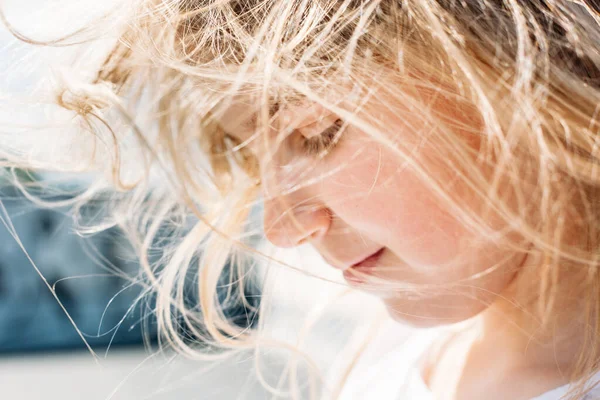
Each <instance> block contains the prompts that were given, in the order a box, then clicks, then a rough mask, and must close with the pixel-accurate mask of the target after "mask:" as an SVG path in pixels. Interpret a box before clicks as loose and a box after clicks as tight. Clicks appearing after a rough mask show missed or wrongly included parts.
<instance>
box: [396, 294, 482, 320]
mask: <svg viewBox="0 0 600 400" xmlns="http://www.w3.org/2000/svg"><path fill="white" fill-rule="evenodd" d="M450 297H451V298H450ZM384 302H385V305H386V308H387V311H388V314H389V315H390V317H391V318H392V319H394V320H395V321H396V322H399V323H401V324H404V325H410V326H412V327H414V328H434V327H439V326H445V325H452V324H456V323H459V322H463V321H466V320H468V319H471V318H473V317H476V316H477V315H479V314H481V313H482V312H483V311H484V310H486V309H487V308H488V307H489V304H486V303H485V302H484V301H483V300H476V299H468V298H458V297H457V296H442V297H438V298H433V299H425V298H417V299H414V300H407V299H400V298H388V299H385V300H384Z"/></svg>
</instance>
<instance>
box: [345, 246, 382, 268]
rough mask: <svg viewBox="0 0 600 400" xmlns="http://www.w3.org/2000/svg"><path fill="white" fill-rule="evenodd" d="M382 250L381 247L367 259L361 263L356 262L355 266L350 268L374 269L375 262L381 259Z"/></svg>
mask: <svg viewBox="0 0 600 400" xmlns="http://www.w3.org/2000/svg"><path fill="white" fill-rule="evenodd" d="M383 250H384V248H383V247H382V248H381V249H379V250H377V251H376V252H375V253H373V254H371V255H370V256H368V257H367V258H365V259H364V260H362V261H359V262H357V263H356V264H354V265H352V266H351V267H350V268H371V267H374V266H375V264H377V261H379V258H381V253H383Z"/></svg>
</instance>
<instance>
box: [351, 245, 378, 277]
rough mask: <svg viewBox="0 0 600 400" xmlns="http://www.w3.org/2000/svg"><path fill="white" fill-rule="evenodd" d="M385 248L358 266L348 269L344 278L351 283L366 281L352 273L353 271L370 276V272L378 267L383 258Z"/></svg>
mask: <svg viewBox="0 0 600 400" xmlns="http://www.w3.org/2000/svg"><path fill="white" fill-rule="evenodd" d="M383 250H384V249H383V248H382V249H381V250H379V251H377V252H376V253H373V254H372V255H370V256H369V257H367V258H365V259H364V260H362V261H361V262H359V263H358V264H354V265H353V266H352V267H350V268H348V269H347V270H345V271H344V278H345V279H346V280H347V281H349V282H351V283H362V282H364V279H362V278H361V277H359V276H357V275H355V274H353V273H352V270H355V271H356V270H358V271H360V272H361V274H365V273H367V274H368V270H369V269H371V268H373V267H374V266H375V265H377V262H378V261H379V259H380V258H381V254H382V253H383Z"/></svg>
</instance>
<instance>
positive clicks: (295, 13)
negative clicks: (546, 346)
mask: <svg viewBox="0 0 600 400" xmlns="http://www.w3.org/2000/svg"><path fill="white" fill-rule="evenodd" d="M129 3H133V5H130V6H129V7H128V8H127V9H126V10H124V9H123V8H121V9H119V12H120V14H119V15H120V19H119V21H120V22H119V25H118V29H121V30H122V34H121V35H120V39H119V40H118V42H117V43H116V44H115V45H114V46H113V47H112V48H111V50H110V52H109V53H110V54H109V55H108V56H107V57H106V59H105V61H104V62H103V63H102V65H101V66H100V67H99V68H98V71H97V75H96V76H95V77H94V78H93V79H90V80H88V81H86V82H85V83H82V82H77V81H75V82H74V81H70V80H68V79H65V81H64V82H63V87H62V90H61V91H60V92H59V93H58V95H57V97H56V100H57V102H58V105H59V106H61V107H63V108H66V109H68V110H70V111H72V112H74V113H75V114H77V118H76V120H75V121H76V122H77V123H78V124H79V126H80V127H81V128H82V129H83V130H84V131H85V132H86V133H85V135H86V138H87V139H89V140H91V141H94V140H95V141H96V142H95V144H96V147H94V148H93V151H91V150H90V152H89V153H85V154H89V155H90V157H89V165H90V166H91V167H93V168H99V167H100V166H102V165H107V163H108V162H109V161H110V166H111V168H110V174H111V175H110V176H111V180H112V187H113V188H115V189H117V190H118V191H119V195H118V196H116V197H115V199H116V201H115V202H114V205H115V207H114V217H113V221H112V222H113V223H114V224H118V225H121V226H122V227H124V228H125V232H127V233H128V234H129V235H130V239H131V240H132V242H133V243H134V244H135V245H136V246H137V250H138V251H139V257H140V260H141V264H142V266H143V268H144V271H145V273H146V275H147V278H148V279H149V282H150V284H151V288H152V289H153V290H155V291H156V293H157V308H156V313H157V315H158V317H159V321H160V323H159V324H160V330H161V334H162V337H163V340H165V341H166V342H167V343H169V344H170V345H172V346H174V347H175V348H177V349H178V350H180V351H183V352H184V353H186V354H188V355H190V356H194V355H203V354H204V356H208V355H210V354H213V353H214V352H213V350H214V349H220V350H236V349H252V348H254V347H255V346H256V345H261V344H265V345H267V343H263V342H261V340H262V339H261V336H260V335H258V334H256V333H254V330H252V329H247V328H245V327H239V326H238V325H236V324H235V323H233V322H232V321H230V320H229V319H228V318H227V317H226V315H225V313H224V312H223V306H222V304H223V302H222V301H220V300H219V299H218V297H217V287H218V286H219V284H220V283H221V284H222V281H220V277H221V276H222V271H223V268H224V266H225V265H226V264H227V263H228V262H229V263H231V265H235V266H236V268H238V269H239V270H238V274H236V276H237V277H238V278H239V279H242V278H243V277H244V276H246V274H248V271H251V270H252V268H253V265H254V262H255V261H256V260H259V261H260V260H261V259H264V258H266V257H261V256H260V254H258V253H257V252H256V251H254V250H253V244H254V239H253V237H254V235H255V234H256V233H257V231H256V226H255V225H253V223H252V222H253V219H252V218H251V216H252V214H251V211H252V210H253V209H254V206H255V205H256V204H257V201H258V200H259V197H258V196H259V195H260V191H259V187H260V182H259V180H260V179H261V176H259V175H260V174H259V168H258V163H257V160H256V157H255V155H254V154H252V153H251V152H250V151H249V150H248V148H247V143H239V142H237V141H236V140H234V139H233V137H232V136H231V135H229V134H228V132H226V131H225V130H224V129H223V128H222V127H221V126H220V125H219V124H218V122H217V121H218V117H219V116H220V115H222V114H223V113H224V112H225V110H226V109H227V107H228V106H229V105H231V104H232V103H233V102H235V101H236V99H240V98H242V99H245V100H244V101H246V102H247V104H249V105H250V104H251V105H252V106H253V109H254V110H256V115H255V117H254V118H253V119H252V121H253V123H254V125H255V126H254V129H255V131H256V132H257V135H256V138H255V139H254V140H257V141H258V142H260V143H262V145H264V146H265V147H264V148H265V149H267V148H268V145H269V143H270V141H271V140H272V139H269V137H268V135H266V132H268V131H269V130H270V129H271V126H272V125H273V123H274V120H275V119H276V118H277V115H278V113H279V112H280V111H281V110H285V109H286V107H289V106H290V105H298V104H319V105H320V106H322V107H323V108H325V109H327V110H330V111H331V112H333V113H334V114H335V115H337V116H338V117H339V118H340V120H341V121H343V125H352V126H355V127H358V128H360V129H361V130H362V131H364V132H365V133H367V134H369V135H371V136H372V137H373V138H374V139H375V140H378V141H380V142H381V143H383V144H384V145H386V146H389V148H390V149H392V150H393V151H394V152H395V153H396V154H397V156H398V157H399V159H401V160H403V161H405V162H406V163H407V164H408V165H410V166H411V167H412V168H413V169H414V170H415V171H417V173H418V174H419V176H420V177H421V178H422V180H423V182H424V183H425V184H427V185H429V187H430V188H431V193H432V196H436V197H438V198H439V200H440V201H442V202H443V203H444V204H446V205H447V207H448V208H449V209H450V210H451V211H452V213H453V214H454V215H456V218H457V219H458V220H459V221H461V222H462V223H463V224H464V226H465V227H467V228H468V229H469V230H471V231H473V232H477V233H479V234H481V235H484V237H496V240H498V242H499V243H502V245H503V246H506V248H507V249H508V248H512V249H519V250H522V251H524V252H527V251H532V249H535V251H537V252H539V253H541V254H542V255H543V263H542V265H541V266H540V271H539V285H540V293H542V296H540V298H539V299H537V301H538V302H539V307H538V309H539V313H540V315H539V318H540V320H542V321H551V320H552V319H551V316H552V314H553V304H554V302H555V298H554V294H555V293H556V292H557V291H558V288H559V286H560V285H561V283H562V280H561V271H563V269H565V268H579V270H580V271H581V283H580V288H579V291H578V293H579V296H581V298H582V299H584V300H585V313H586V315H585V318H586V320H587V321H588V325H589V329H588V335H587V337H586V343H585V349H586V351H585V353H583V354H581V356H580V358H579V361H578V367H577V368H576V370H575V372H574V376H573V377H572V379H573V380H574V381H575V380H581V382H585V381H586V378H588V377H590V376H591V375H592V374H594V373H595V372H597V369H598V365H597V363H598V360H599V359H600V326H599V323H600V315H599V312H600V309H599V306H600V275H599V273H598V269H597V267H598V255H599V251H598V238H599V233H600V232H599V231H598V229H599V227H600V221H599V219H600V218H599V217H600V208H599V207H598V200H599V199H600V198H599V197H598V189H599V188H600V171H599V166H600V159H599V152H600V150H599V138H600V135H599V134H598V130H599V128H600V126H599V123H598V119H597V116H596V111H597V107H598V104H600V70H599V66H600V53H599V51H598V50H599V49H600V47H599V45H598V43H600V25H599V22H600V20H599V18H600V12H599V10H598V9H597V8H596V7H597V5H596V4H595V3H594V2H592V1H587V0H584V1H581V2H570V1H562V0H558V1H542V0H540V1H536V0H531V1H514V0H498V1H485V0H464V1H454V0H448V1H446V0H404V1H392V0H370V1H368V0H364V1H360V0H319V1H315V0H180V1H177V0H137V1H135V2H129ZM106 20H110V18H104V19H102V20H101V21H100V22H99V24H102V23H105V21H106ZM4 23H5V24H6V25H7V26H8V27H9V29H12V31H13V34H15V35H16V36H18V37H19V38H20V39H22V40H24V41H29V42H32V39H30V38H27V37H25V36H24V35H22V34H20V33H19V32H18V31H17V30H16V28H12V26H11V24H10V21H8V20H6V19H4ZM100 26H102V25H98V27H100ZM112 29H116V28H115V27H114V26H112ZM90 32H91V33H90ZM97 32H101V29H100V28H98V29H97V30H92V29H91V28H90V29H88V30H84V31H80V32H76V33H75V34H73V35H69V36H67V37H65V38H63V39H61V40H55V41H52V42H50V43H43V42H40V43H35V44H42V45H43V44H46V45H56V46H58V45H65V44H70V43H75V42H77V41H78V38H80V37H81V38H82V39H81V40H84V41H85V40H88V39H89V37H90V35H99V33H97ZM369 96H376V97H377V98H379V99H381V98H385V99H389V100H386V102H384V106H385V107H388V108H389V110H390V111H392V112H393V111H394V109H395V108H396V107H397V106H398V105H402V107H406V108H409V109H412V110H415V114H418V115H419V117H418V118H420V121H419V122H420V124H419V126H415V127H414V135H415V138H418V139H419V140H423V141H427V142H429V143H435V144H436V148H437V149H439V154H440V156H441V157H440V159H441V161H440V162H441V163H444V166H445V167H446V168H448V169H449V170H452V171H456V174H457V176H459V177H460V179H461V180H463V181H464V182H465V183H466V184H467V185H468V187H469V188H470V190H472V193H473V194H474V195H475V196H477V198H478V201H477V203H478V204H485V205H486V206H487V208H486V212H484V213H475V212H473V211H474V210H470V209H468V208H467V207H466V206H465V205H464V204H463V203H461V202H460V201H458V200H457V199H456V197H455V196H454V195H453V193H452V192H451V191H450V190H448V185H447V184H445V182H440V181H439V177H437V176H435V175H433V174H430V173H429V171H428V170H427V169H426V167H425V166H423V165H420V164H419V162H418V161H416V160H414V159H413V158H411V154H410V151H411V146H410V145H407V144H404V143H398V142H394V141H392V140H390V138H389V137H388V136H386V135H385V121H381V120H378V119H377V116H370V117H369V116H363V115H362V114H360V115H361V116H359V113H358V110H360V109H361V107H362V106H363V104H364V102H365V100H366V99H368V98H369ZM440 96H441V97H444V98H447V99H451V100H452V102H454V103H455V104H457V105H460V106H461V109H469V110H472V113H469V115H465V118H464V119H463V120H450V119H449V118H448V117H447V116H446V115H444V114H443V113H441V112H439V111H437V110H436V109H435V108H434V107H431V104H432V103H433V101H434V99H435V98H437V97H440ZM340 99H343V100H344V101H343V104H342V102H341V101H340ZM424 127H425V128H424ZM427 127H428V128H427ZM432 127H434V129H432ZM459 131H460V134H459ZM285 134H289V132H288V131H287V130H286V129H283V130H282V133H281V135H285ZM341 134H342V135H343V127H342V133H341ZM474 142H475V143H476V145H473V143H474ZM3 150H4V154H3V156H4V157H5V159H6V160H8V165H10V166H33V167H49V166H48V165H43V164H40V163H35V164H34V163H33V162H32V161H31V159H30V158H28V157H27V154H24V153H23V152H17V151H16V150H15V151H9V150H7V149H3ZM265 154H267V153H265ZM134 155H135V157H134ZM202 155H208V157H205V156H202ZM131 159H135V160H136V162H133V163H132V162H131ZM126 160H129V164H128V163H127V162H126ZM348 162H352V161H351V160H349V161H348ZM132 165H135V168H134V167H132ZM300 184H301V182H295V183H294V184H293V185H291V186H290V190H294V188H295V187H297V185H300ZM86 196H88V197H89V196H91V195H90V194H89V193H88V194H86ZM189 215H193V217H194V218H195V219H194V220H193V223H192V224H191V225H190V223H189V221H190V220H189V218H188V216H189ZM490 215H493V216H494V218H495V219H496V220H498V219H500V220H501V221H504V226H506V229H505V230H504V231H500V232H498V231H497V230H494V229H493V228H492V227H491V226H489V218H488V216H490ZM164 224H168V225H170V226H171V227H175V228H174V229H173V231H174V233H173V235H172V236H171V238H176V240H174V239H173V240H170V241H168V243H167V244H165V245H164V249H163V250H164V251H163V252H162V253H161V256H160V257H159V260H158V261H156V260H155V261H153V258H152V257H151V253H152V252H153V251H154V249H155V247H156V246H157V243H158V245H160V244H161V243H162V242H161V236H160V235H161V234H163V232H164V231H163V229H164ZM573 232H575V233H576V234H575V235H573ZM167 245H168V247H167ZM290 267H292V266H290ZM192 268H193V269H194V271H193V273H194V274H196V275H197V276H198V278H197V285H198V291H199V293H200V304H199V306H200V307H199V309H197V308H194V307H190V306H189V305H188V306H186V305H184V301H183V298H184V293H183V286H184V285H183V283H184V281H185V279H186V276H189V271H190V269H192ZM240 277H241V278H240ZM236 287H238V288H243V287H244V285H237V286H236ZM413 289H414V290H418V288H413ZM230 295H231V296H233V297H235V298H236V299H243V298H244V295H243V293H239V292H235V293H234V292H231V293H230ZM182 320H183V321H185V323H186V325H187V326H188V327H190V328H189V329H191V330H192V332H191V334H192V335H193V336H194V337H195V338H196V339H197V340H201V341H203V342H204V343H208V344H210V346H209V345H207V346H206V347H203V348H202V349H198V348H197V347H196V346H193V345H190V343H189V341H184V340H183V339H182V338H181V335H180V333H181V332H180V329H179V328H178V324H179V323H181V321H182ZM548 323H550V322H548ZM257 329H258V330H260V323H259V324H258V326H257ZM203 350H206V351H204V352H202V351H203ZM587 389H589V388H588V387H586V386H585V385H584V384H581V385H579V386H578V387H577V390H575V391H573V393H572V396H573V398H581V396H582V395H583V393H584V392H585V391H586V390H587Z"/></svg>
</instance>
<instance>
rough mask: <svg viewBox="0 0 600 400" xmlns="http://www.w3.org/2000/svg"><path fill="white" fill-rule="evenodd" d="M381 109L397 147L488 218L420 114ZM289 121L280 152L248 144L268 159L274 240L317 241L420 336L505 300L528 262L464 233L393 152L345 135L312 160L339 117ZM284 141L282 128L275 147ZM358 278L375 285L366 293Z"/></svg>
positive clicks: (308, 112) (357, 133) (248, 133)
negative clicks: (313, 147) (445, 161)
mask: <svg viewBox="0 0 600 400" xmlns="http://www.w3.org/2000/svg"><path fill="white" fill-rule="evenodd" d="M432 101H433V103H432V107H438V109H439V110H443V111H444V113H446V114H449V113H454V114H456V115H449V116H450V117H454V118H461V119H463V120H464V121H467V120H468V118H466V117H464V113H463V112H461V110H459V109H458V107H457V106H455V105H452V104H450V103H448V102H447V101H446V100H444V99H437V100H432ZM382 104H383V103H379V101H378V100H372V101H370V102H369V104H367V105H366V106H365V107H364V109H363V111H362V112H364V113H365V115H367V114H368V115H371V116H375V118H377V119H378V120H379V121H385V127H386V134H387V135H388V137H389V138H390V139H391V140H393V141H398V142H399V143H402V146H403V148H404V149H407V150H408V151H409V152H410V154H411V158H412V159H413V160H415V162H416V163H418V164H419V165H420V166H422V167H425V168H426V169H428V170H429V171H430V173H431V174H435V175H436V178H438V179H439V180H440V181H441V182H447V185H448V187H446V189H448V188H449V189H450V192H451V193H453V195H454V196H455V197H456V198H457V199H459V201H460V202H461V204H465V205H467V207H468V208H470V209H474V210H478V209H481V207H479V206H478V205H477V204H476V203H477V202H476V201H475V198H474V196H472V195H471V194H470V193H469V190H468V189H467V187H466V185H465V184H464V183H463V182H462V181H461V180H460V179H457V175H456V173H455V171H451V170H449V169H448V168H447V167H443V166H442V163H440V162H439V160H440V157H442V154H443V151H440V148H439V146H438V147H437V148H436V147H434V146H435V143H433V142H430V141H428V140H427V137H428V136H429V132H431V127H428V126H425V125H426V124H424V123H423V122H422V119H421V118H419V117H418V116H417V115H415V112H414V110H413V111H411V112H409V111H408V110H406V112H403V111H402V110H398V109H395V110H394V112H391V111H388V108H386V107H383V106H382ZM242 109H243V107H241V106H240V107H237V108H236V107H235V106H234V107H232V108H231V109H230V111H229V112H228V113H226V115H225V116H223V118H222V119H221V120H222V121H221V122H222V125H223V127H224V129H225V130H226V131H227V132H229V133H230V134H235V136H237V137H238V139H239V140H241V141H246V140H248V139H250V138H251V137H252V136H253V133H254V131H253V129H251V128H250V127H249V128H248V129H243V128H242V129H240V128H239V127H240V125H241V124H240V122H241V121H240V116H241V115H242V114H243V112H242ZM280 114H281V115H282V117H281V118H280V119H279V120H280V121H281V120H284V119H286V118H287V120H288V121H291V122H290V123H291V124H294V126H296V127H297V131H296V132H294V133H293V134H291V136H289V137H288V139H286V140H285V141H284V142H283V143H282V144H281V145H280V146H276V145H275V144H274V143H271V144H269V145H265V143H263V142H262V141H261V139H256V140H254V141H252V142H251V144H250V145H249V146H250V147H251V148H253V149H254V152H255V153H256V154H259V155H262V156H259V157H258V158H259V163H260V167H261V175H262V185H263V193H264V195H265V221H264V225H265V234H266V236H267V238H268V239H269V240H270V241H271V242H272V243H273V244H275V245H276V246H281V247H292V246H296V245H298V244H301V243H303V242H305V241H309V242H310V243H311V244H312V245H313V246H314V247H315V248H316V250H317V251H319V253H320V254H321V255H322V256H323V258H324V259H325V260H326V261H327V262H328V263H329V264H331V265H332V266H334V267H336V268H339V269H340V270H342V271H343V273H344V277H345V278H346V280H347V281H348V282H349V283H350V284H351V285H353V286H355V287H357V288H360V289H364V290H368V291H369V292H372V293H375V294H376V295H379V296H381V298H382V299H383V301H384V302H385V304H386V306H387V307H388V309H389V311H390V314H391V315H392V316H394V317H396V318H398V319H401V320H404V321H408V322H410V323H412V324H415V325H419V326H431V325H438V324H445V323H452V322H457V321H461V320H464V319H466V318H469V317H471V316H473V315H475V314H477V313H479V312H480V311H482V310H483V309H485V308H486V307H487V306H488V305H490V304H491V303H492V302H493V301H494V300H495V299H496V297H497V295H498V294H499V293H501V292H503V291H504V290H505V288H506V287H507V285H508V284H509V283H510V281H511V280H512V279H513V277H514V275H515V272H516V270H517V269H518V268H517V267H518V266H519V265H520V263H521V262H522V260H523V256H522V255H520V254H516V253H510V252H507V251H506V250H504V249H501V248H500V247H499V246H498V245H496V244H495V243H494V242H492V241H491V240H486V239H481V238H480V237H478V235H475V234H473V233H472V232H469V231H468V230H467V229H465V228H464V227H463V226H462V225H461V224H460V223H459V222H458V221H457V219H456V218H454V217H453V215H452V213H451V212H450V211H449V209H448V207H444V205H443V204H442V202H440V201H439V200H437V198H436V196H435V195H434V194H433V193H432V191H431V189H430V188H429V187H428V186H427V185H426V184H425V183H424V182H423V180H422V179H421V178H419V177H418V175H417V173H416V172H415V169H414V168H413V167H411V165H409V164H408V163H406V162H403V160H402V159H401V157H399V156H398V155H397V154H395V153H394V151H393V150H392V149H390V148H389V147H388V146H386V145H383V144H380V143H378V142H377V141H375V140H374V139H372V138H371V137H370V136H369V135H367V134H366V133H365V132H363V131H361V130H360V129H358V128H356V127H353V126H348V127H346V128H345V129H344V131H343V134H342V137H341V140H340V141H339V142H338V143H337V144H335V146H334V147H333V148H332V149H331V150H330V151H329V153H328V154H326V155H325V156H324V157H323V158H319V156H317V155H309V154H307V153H306V146H305V142H303V140H306V139H311V138H313V140H315V139H314V138H316V137H317V136H318V135H319V134H321V132H323V131H324V130H326V129H327V128H329V127H332V126H336V125H335V123H336V122H338V124H339V120H338V119H337V117H335V116H333V115H329V114H327V112H325V111H323V110H320V109H319V108H318V107H314V108H312V109H307V108H301V107H298V109H292V110H288V111H281V112H280ZM242 119H243V118H242ZM332 129H333V128H332ZM329 132H330V133H331V131H329ZM277 133H278V132H277V129H274V130H273V136H272V138H271V139H272V141H273V142H274V141H275V140H276V136H277ZM458 134H460V133H458ZM313 143H314V142H313ZM474 145H475V144H474ZM268 153H271V154H272V157H269V156H267V155H266V154H268ZM490 223H491V224H492V225H494V222H493V221H491V222H490ZM369 257H370V259H369V260H367V261H365V262H364V263H363V264H362V265H360V263H361V262H362V261H364V260H365V259H367V258H369ZM494 266H495V268H494V269H493V270H492V271H490V272H489V273H484V274H481V273H482V272H484V271H488V270H489V269H491V268H492V267H494ZM353 270H358V271H360V272H363V273H364V274H366V275H367V277H366V278H367V279H368V278H369V277H373V276H375V277H377V278H378V279H377V280H375V281H371V280H369V282H368V283H366V282H365V280H364V279H363V278H360V277H357V276H356V275H355V274H353V273H352V272H351V271H353ZM477 274H480V276H479V277H477V278H473V276H475V275H477ZM389 284H392V285H393V284H395V285H396V287H397V288H398V287H400V286H404V287H406V284H413V285H417V286H416V288H417V291H416V292H415V291H414V290H408V291H406V290H400V289H397V288H396V289H393V288H391V287H390V285H389ZM419 285H421V286H420V287H419ZM423 285H426V286H423ZM436 285H440V286H439V287H435V286H436Z"/></svg>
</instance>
